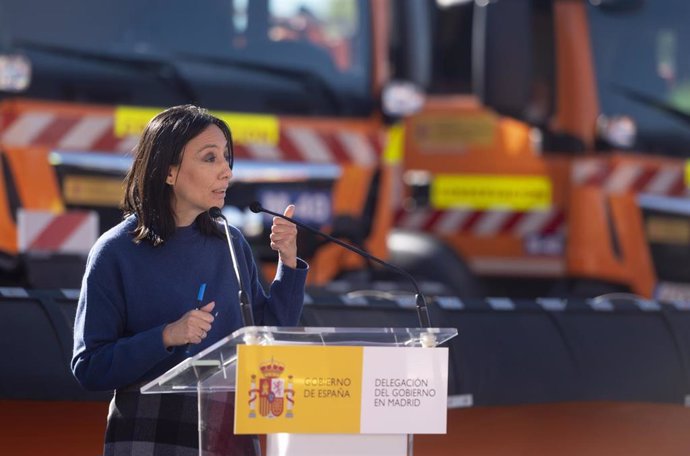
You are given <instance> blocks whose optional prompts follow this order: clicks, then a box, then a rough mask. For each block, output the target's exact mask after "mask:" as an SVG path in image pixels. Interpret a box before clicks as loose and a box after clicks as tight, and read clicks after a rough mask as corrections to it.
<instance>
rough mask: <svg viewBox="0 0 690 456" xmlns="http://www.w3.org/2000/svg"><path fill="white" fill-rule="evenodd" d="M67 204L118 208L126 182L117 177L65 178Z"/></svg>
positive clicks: (64, 188) (64, 186) (63, 191)
mask: <svg viewBox="0 0 690 456" xmlns="http://www.w3.org/2000/svg"><path fill="white" fill-rule="evenodd" d="M62 193H63V198H64V199H65V203H67V204H80V205H86V206H106V207H118V206H119V205H120V202H121V200H122V196H123V194H124V182H123V180H122V179H121V178H115V177H93V176H88V177H87V176H73V175H70V176H65V179H64V180H63V182H62Z"/></svg>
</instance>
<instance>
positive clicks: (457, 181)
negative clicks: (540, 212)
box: [430, 174, 552, 211]
mask: <svg viewBox="0 0 690 456" xmlns="http://www.w3.org/2000/svg"><path fill="white" fill-rule="evenodd" d="M551 193H552V190H551V180H550V179H549V178H548V177H546V176H513V175H501V176H489V175H475V174H464V175H463V174H447V175H438V176H436V177H435V178H434V180H433V182H432V185H431V195H430V196H431V204H432V205H433V207H435V208H436V209H449V208H454V207H462V208H470V209H481V210H484V209H495V208H505V209H512V210H522V211H524V210H533V209H546V208H548V207H549V206H551V199H552V195H551Z"/></svg>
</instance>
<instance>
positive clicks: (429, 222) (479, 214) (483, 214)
mask: <svg viewBox="0 0 690 456" xmlns="http://www.w3.org/2000/svg"><path fill="white" fill-rule="evenodd" d="M396 226H397V227H399V228H406V229H411V230H418V231H428V232H431V233H435V234H439V235H453V234H467V235H472V236H478V237H491V236H497V235H513V236H515V237H519V238H523V237H527V236H531V235H542V236H546V235H553V234H560V233H562V232H563V231H564V230H565V217H564V213H563V211H562V210H561V209H558V208H552V209H549V210H545V211H527V212H517V211H512V210H505V209H500V210H499V209H496V210H485V211H478V210H472V209H467V210H465V209H453V210H447V211H437V210H433V209H420V210H416V211H404V210H401V211H398V213H397V214H396Z"/></svg>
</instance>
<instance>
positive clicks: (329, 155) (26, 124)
mask: <svg viewBox="0 0 690 456" xmlns="http://www.w3.org/2000/svg"><path fill="white" fill-rule="evenodd" d="M231 127H232V126H231ZM382 134H383V133H380V134H379V133H362V132H359V131H354V130H335V129H334V130H328V131H326V130H317V129H314V128H310V127H306V126H290V127H283V126H281V129H280V139H279V141H278V144H276V145H267V144H259V143H257V144H239V143H238V144H235V156H236V158H240V159H248V160H267V161H298V162H310V163H354V164H357V165H360V166H375V165H376V164H377V163H378V162H379V160H380V156H381V152H382V149H383V142H384V140H383V138H382ZM0 138H1V140H2V142H3V144H5V145H7V146H31V145H41V146H45V147H50V148H54V149H63V150H68V151H103V152H109V151H112V152H130V151H131V150H132V148H133V147H134V146H135V145H136V143H137V140H138V138H139V137H138V135H131V136H127V137H125V138H117V137H115V135H114V132H113V116H112V115H107V114H101V115H83V116H80V115H78V114H65V113H56V112H52V111H47V110H46V111H39V110H35V111H27V112H23V113H20V114H19V115H16V116H9V117H7V118H6V120H5V122H3V128H2V133H1V134H0Z"/></svg>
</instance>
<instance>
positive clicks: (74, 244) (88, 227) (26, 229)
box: [17, 209, 99, 254]
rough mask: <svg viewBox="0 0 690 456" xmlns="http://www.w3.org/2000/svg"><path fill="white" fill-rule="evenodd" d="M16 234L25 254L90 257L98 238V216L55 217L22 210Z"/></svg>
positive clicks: (74, 213) (72, 213)
mask: <svg viewBox="0 0 690 456" xmlns="http://www.w3.org/2000/svg"><path fill="white" fill-rule="evenodd" d="M17 231H18V241H19V251H20V252H22V253H26V252H35V253H70V254H87V253H88V252H89V250H90V249H91V246H93V244H94V243H95V242H96V239H98V231H99V226H98V214H97V213H96V212H94V211H70V212H65V213H62V214H54V213H52V212H47V211H29V210H25V209H20V210H19V212H18V214H17Z"/></svg>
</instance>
